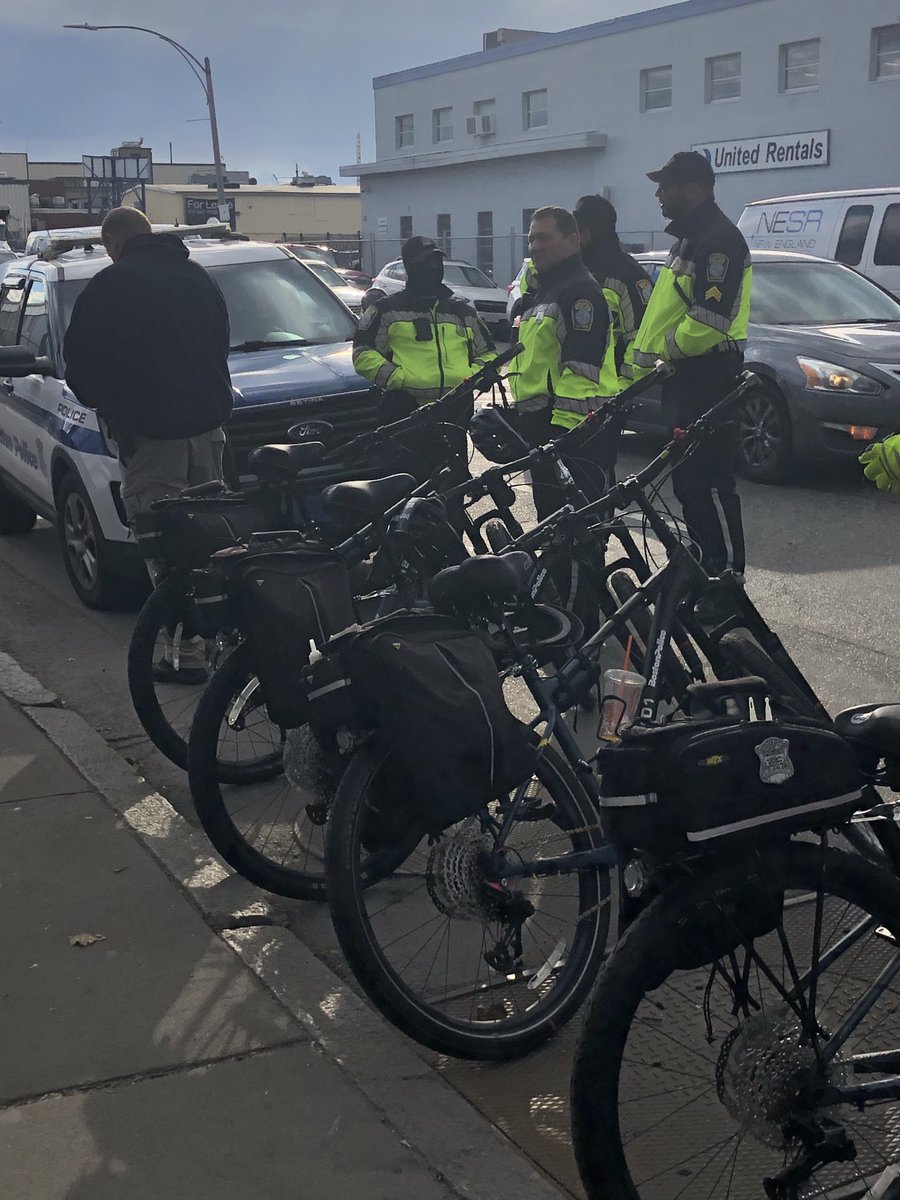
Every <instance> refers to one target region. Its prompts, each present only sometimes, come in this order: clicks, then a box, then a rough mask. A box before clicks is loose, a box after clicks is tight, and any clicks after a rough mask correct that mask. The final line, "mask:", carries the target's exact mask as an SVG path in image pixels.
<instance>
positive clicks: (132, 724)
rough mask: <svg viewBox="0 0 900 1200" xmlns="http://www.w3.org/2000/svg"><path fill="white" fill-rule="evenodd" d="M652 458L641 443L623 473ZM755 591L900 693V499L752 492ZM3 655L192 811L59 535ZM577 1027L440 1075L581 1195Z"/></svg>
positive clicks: (849, 689)
mask: <svg viewBox="0 0 900 1200" xmlns="http://www.w3.org/2000/svg"><path fill="white" fill-rule="evenodd" d="M652 451H653V443H652V442H650V441H647V440H646V439H632V440H630V441H629V448H628V451H627V453H626V454H624V455H623V457H622V460H621V466H622V467H623V468H624V469H625V470H628V469H629V468H634V467H638V466H640V465H642V463H643V462H645V461H646V460H647V458H648V457H649V455H650V454H651V453H652ZM742 495H743V500H744V513H745V524H746V528H747V546H748V578H747V584H748V589H749V591H750V592H751V594H752V596H753V597H754V599H755V600H756V602H757V604H758V605H759V607H760V608H761V610H762V611H763V613H764V615H765V616H766V617H767V619H768V620H769V622H770V624H771V625H772V626H773V627H774V628H775V629H776V630H777V631H778V632H779V633H780V635H781V637H782V640H783V641H784V642H785V644H786V646H787V647H788V649H789V650H790V651H791V653H792V654H793V655H794V657H795V659H796V660H797V661H798V663H799V664H800V666H801V667H802V668H803V669H804V670H805V671H806V672H807V674H808V676H809V678H810V679H811V681H812V682H813V684H814V685H815V687H816V688H817V690H818V691H819V694H820V695H821V697H822V699H823V700H824V701H825V703H826V704H827V705H828V706H829V708H831V709H832V710H834V709H836V708H839V707H844V706H846V705H850V704H857V703H863V702H865V701H876V700H892V699H895V698H897V699H900V620H898V614H900V501H898V500H894V499H892V498H889V497H884V496H882V495H880V494H878V493H876V492H875V491H874V490H873V489H871V488H870V487H869V485H867V484H865V481H863V480H862V479H861V476H860V474H859V473H858V471H857V470H855V469H854V468H853V467H852V466H848V467H844V466H840V467H828V468H820V469H816V470H814V471H813V470H807V471H805V472H804V473H803V474H802V475H801V476H800V477H799V478H798V480H797V481H796V483H794V484H793V485H791V486H787V487H769V488H766V487H759V486H753V485H749V484H744V485H743V486H742ZM0 563H2V573H0V605H2V607H0V612H2V618H0V649H3V650H5V651H8V652H9V653H11V654H12V655H14V657H15V658H16V659H17V660H18V661H19V662H20V663H21V664H22V666H23V667H24V668H25V669H26V670H28V671H30V672H32V673H33V674H34V675H36V676H37V677H38V678H39V679H40V680H41V681H42V682H43V683H45V684H46V685H47V686H48V687H50V688H51V689H53V690H54V691H55V692H57V693H59V694H60V695H61V696H62V697H63V698H64V700H65V702H66V703H67V704H68V705H69V706H70V707H71V708H73V709H75V710H76V711H78V712H79V713H81V714H82V715H83V716H84V717H85V718H86V719H88V720H89V721H90V722H91V723H92V724H93V725H94V727H95V728H96V729H97V730H98V731H99V732H100V733H101V734H102V735H103V736H104V737H105V738H106V740H107V741H109V742H110V743H111V744H112V745H113V746H114V747H115V748H116V749H117V750H118V751H119V752H120V753H121V754H123V755H124V756H125V757H126V758H128V759H129V760H130V761H131V762H132V763H133V764H134V765H135V766H136V767H137V769H138V770H139V771H140V773H141V774H142V775H143V776H145V778H147V779H148V780H149V781H150V782H151V783H152V784H153V785H154V786H155V787H157V788H158V789H159V790H160V791H162V792H163V793H164V794H165V795H166V796H167V797H168V798H169V799H170V800H171V802H172V803H173V804H174V805H175V807H176V808H178V809H179V811H181V812H184V813H185V814H186V815H188V816H190V814H191V807H190V797H189V794H188V791H187V787H186V782H185V779H184V777H183V775H182V774H181V772H180V771H178V770H177V769H176V768H174V767H172V766H171V765H170V764H169V763H168V762H167V761H166V760H165V759H163V758H162V756H161V755H159V754H158V753H157V752H156V750H155V749H154V748H153V747H152V746H151V745H150V744H149V742H148V741H147V739H146V737H145V736H144V735H143V733H142V731H141V729H140V726H139V724H138V722H137V720H136V718H135V717H134V715H133V712H132V710H131V706H130V702H129V697H128V690H127V685H126V681H125V658H126V650H127V644H128V638H129V635H130V631H131V627H132V625H133V622H134V614H133V613H96V612H91V611H89V610H87V609H85V608H83V607H82V606H81V604H80V603H79V601H78V600H77V599H76V597H75V595H74V593H73V592H72V590H71V588H70V586H69V583H68V579H67V577H66V574H65V571H64V569H63V566H62V562H61V559H60V557H59V551H58V547H57V541H56V535H55V531H54V530H53V529H52V528H51V527H50V526H48V525H47V524H46V523H44V522H39V524H38V526H37V528H36V529H35V530H34V532H33V533H32V534H30V535H29V536H27V537H25V538H15V539H14V538H6V539H0ZM287 907H289V908H290V914H289V918H290V924H291V926H292V927H293V928H294V929H295V930H296V932H297V933H298V935H299V936H301V937H302V938H303V939H304V940H306V941H307V943H308V944H309V945H310V946H311V947H312V948H313V949H314V950H315V951H316V953H318V954H319V955H320V956H321V957H322V958H324V959H326V960H327V961H328V962H329V964H331V965H332V966H334V967H335V968H337V969H340V966H341V963H340V959H339V956H338V954H337V952H336V951H335V948H334V946H335V943H334V938H333V934H332V932H331V929H330V925H329V922H328V915H327V912H325V911H323V910H322V909H321V908H316V907H313V906H310V905H305V906H304V905H302V904H299V903H298V904H293V905H291V904H289V903H288V904H287ZM575 1025H577V1022H573V1026H572V1028H570V1029H569V1030H568V1031H567V1032H566V1033H564V1034H563V1035H562V1036H561V1037H560V1038H558V1039H557V1040H556V1041H555V1042H554V1043H553V1044H552V1045H550V1046H549V1047H547V1048H546V1049H545V1050H543V1051H541V1052H540V1053H538V1054H536V1055H533V1056H531V1057H530V1058H529V1059H527V1060H525V1061H523V1062H520V1063H517V1064H512V1065H508V1066H502V1067H484V1066H480V1065H478V1064H470V1063H467V1064H460V1063H457V1062H449V1061H446V1060H442V1061H440V1062H438V1064H437V1065H438V1068H439V1069H440V1070H441V1071H443V1072H444V1073H445V1075H446V1077H447V1078H448V1080H449V1081H450V1082H452V1083H453V1084H454V1086H456V1087H458V1088H459V1089H460V1090H461V1091H462V1092H463V1093H464V1094H466V1095H467V1096H468V1097H469V1098H470V1099H471V1100H472V1102H473V1103H474V1104H476V1105H477V1106H478V1107H480V1108H482V1109H483V1111H484V1112H485V1113H486V1114H487V1115H489V1116H490V1117H491V1119H492V1120H493V1121H494V1122H495V1123H496V1124H497V1125H498V1126H499V1127H500V1128H501V1129H503V1130H505V1131H506V1132H507V1133H508V1134H509V1136H510V1137H512V1138H513V1139H514V1140H515V1141H517V1142H518V1143H519V1144H520V1145H521V1146H522V1147H523V1149H524V1150H525V1151H526V1152H527V1153H528V1154H530V1155H531V1156H532V1157H533V1158H534V1159H535V1160H536V1161H538V1162H539V1163H540V1164H541V1165H542V1167H543V1168H544V1169H545V1170H546V1171H547V1172H548V1173H549V1174H550V1175H552V1176H553V1177H554V1178H555V1179H556V1180H558V1182H559V1183H561V1184H562V1185H563V1186H565V1187H567V1188H568V1189H570V1190H571V1191H572V1192H573V1193H574V1194H576V1195H577V1194H578V1184H577V1179H576V1176H575V1172H574V1164H573V1162H572V1158H571V1151H570V1147H569V1145H568V1112H567V1095H568V1075H569V1065H570V1062H571V1049H572V1041H573V1039H574V1037H575V1032H576V1030H575Z"/></svg>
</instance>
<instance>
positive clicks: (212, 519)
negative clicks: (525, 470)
mask: <svg viewBox="0 0 900 1200" xmlns="http://www.w3.org/2000/svg"><path fill="white" fill-rule="evenodd" d="M517 352H518V347H516V346H513V347H510V348H509V349H508V350H507V351H505V352H504V353H503V354H502V355H498V357H497V358H496V359H494V360H492V361H491V362H490V363H488V364H486V365H485V367H484V368H482V369H481V370H480V371H479V372H477V373H476V374H475V375H473V376H472V377H471V378H470V379H469V380H466V381H465V382H464V383H463V384H462V385H460V386H459V387H458V388H456V389H454V391H453V392H452V393H450V394H448V396H447V397H446V398H445V399H444V400H441V401H439V402H437V404H436V405H434V406H432V407H434V408H435V411H436V412H438V411H440V412H445V411H446V410H447V409H448V408H449V409H451V410H452V411H454V412H456V411H457V410H458V409H459V407H460V404H461V403H463V404H464V403H466V402H470V401H471V396H472V394H473V392H476V391H480V390H487V389H488V388H490V387H492V386H493V385H494V383H495V381H496V380H497V378H498V373H499V371H500V370H501V369H502V367H503V366H505V365H506V363H507V362H508V361H509V360H510V359H511V358H512V357H514V356H515V354H516V353H517ZM445 401H446V403H445ZM321 425H322V423H321V422H319V423H315V422H313V423H309V422H306V423H304V424H302V425H300V426H295V427H294V429H293V430H292V431H291V432H292V433H296V434H297V435H298V436H304V437H306V438H307V439H308V438H309V437H310V436H311V435H312V436H315V434H316V431H317V427H320V426H321ZM434 441H435V443H436V457H435V462H436V469H435V476H434V478H433V479H432V480H430V481H426V483H425V484H423V485H420V487H419V489H417V490H418V491H419V492H420V494H422V495H425V494H429V493H430V492H431V491H432V490H433V488H434V486H441V483H440V482H439V480H440V479H441V477H442V473H443V470H444V467H443V461H446V460H447V459H448V458H450V457H451V456H452V451H451V450H448V448H447V447H446V445H445V444H444V442H443V440H442V438H441V433H440V428H439V427H438V428H436V429H435V438H434ZM354 445H355V449H354V451H353V454H352V459H353V470H352V471H351V470H350V468H349V465H345V464H344V462H343V460H342V455H343V451H341V450H339V451H337V452H336V454H335V455H333V456H325V454H324V446H323V445H322V443H320V442H316V441H310V440H307V441H304V442H300V443H296V444H288V445H269V446H262V447H259V448H258V449H256V450H254V451H253V452H252V453H251V455H250V467H251V469H252V470H253V471H254V472H255V473H256V474H257V476H258V480H259V482H258V485H257V486H256V487H255V488H251V489H250V490H248V491H243V492H232V491H229V490H228V489H226V488H223V487H222V486H221V485H219V484H216V483H212V484H203V485H200V486H198V487H196V488H191V489H188V491H186V492H184V493H182V495H181V496H180V497H175V498H173V499H171V500H164V501H160V502H158V503H157V504H156V505H154V511H153V513H152V514H150V515H149V516H147V517H145V518H143V519H142V521H141V522H140V523H139V527H138V528H137V530H136V536H137V541H138V545H139V547H140V548H141V550H142V552H143V554H144V556H145V558H147V559H148V560H149V561H150V562H151V563H152V564H153V569H154V571H155V572H156V574H157V575H158V577H159V578H160V582H159V584H158V586H157V587H156V588H155V590H154V591H153V592H152V593H151V595H150V596H149V597H148V599H147V601H146V602H145V604H144V606H143V608H142V610H141V612H140V614H139V615H138V619H137V622H136V624H135V628H134V630H133V633H132V637H131V641H130V645H129V652H128V683H129V690H130V693H131V697H132V703H133V705H134V708H135V712H136V714H137V716H138V719H139V720H140V721H141V724H142V725H143V727H144V730H145V732H146V733H147V734H148V736H149V737H150V739H151V740H152V741H153V743H154V745H156V747H157V748H158V749H159V750H160V751H161V752H162V753H163V754H164V755H165V756H166V757H167V758H168V759H170V761H172V762H174V763H175V765H176V766H180V767H182V768H184V769H186V767H187V739H188V735H189V731H190V727H191V722H192V720H193V716H194V712H195V710H196V707H197V704H198V702H199V699H200V696H201V695H202V692H203V690H204V688H205V687H206V685H207V683H208V682H209V680H210V678H211V677H212V675H213V674H214V672H215V669H216V667H217V666H218V664H219V663H221V662H222V661H223V660H224V658H225V657H226V656H227V654H228V653H229V652H230V651H231V650H232V649H233V648H234V646H235V645H236V638H235V636H234V631H231V630H227V629H223V630H219V631H215V634H214V636H207V637H206V638H204V637H202V636H201V635H200V634H199V633H198V630H197V627H196V626H197V622H196V611H195V602H194V596H193V582H192V572H193V571H194V570H196V569H198V568H202V567H203V566H205V565H206V562H207V560H208V558H209V556H210V554H212V553H213V552H215V551H216V550H218V549H221V548H223V547H225V546H228V545H233V544H235V543H236V542H238V541H240V539H241V538H245V537H248V536H249V535H250V534H252V533H254V532H258V531H265V530H269V531H280V530H285V529H294V528H297V529H300V530H302V531H304V532H305V533H306V534H307V535H308V536H310V537H312V538H315V539H318V540H321V541H323V542H325V543H329V542H330V543H331V544H334V543H336V542H339V541H340V539H341V536H343V535H345V534H346V533H347V532H349V529H348V527H347V525H346V524H335V522H334V521H332V520H329V519H328V518H327V516H326V514H325V513H324V511H323V508H322V505H321V493H322V491H323V490H324V489H325V488H326V487H328V486H330V485H331V484H332V483H333V482H335V480H338V481H341V480H346V479H348V478H349V477H350V476H353V477H354V478H357V477H358V473H359V471H360V470H362V469H363V468H365V469H366V473H367V474H369V475H377V474H378V473H379V470H380V471H381V472H382V473H384V468H385V467H390V465H391V463H392V461H393V450H394V448H393V447H392V445H391V442H390V440H389V438H387V437H382V436H377V437H373V438H372V439H371V440H364V439H356V440H355V443H354ZM332 459H337V460H338V461H337V463H333V462H332ZM354 472H356V474H354ZM412 486H414V482H413V485H411V489H412ZM444 486H449V484H444ZM411 489H410V490H411ZM495 490H496V503H497V504H499V505H501V506H502V513H503V517H504V519H505V520H506V521H507V522H508V523H510V524H513V525H514V518H513V516H512V512H511V505H512V503H513V501H514V499H515V497H514V494H513V493H507V492H504V491H502V489H501V487H500V484H499V483H498V484H497V486H496V489H495ZM416 515H418V516H420V517H422V519H423V520H427V516H428V514H427V510H422V509H419V510H418V512H417V514H416ZM409 519H411V518H409V517H408V520H409ZM482 548H486V546H484V544H483V543H482ZM355 583H356V586H357V587H358V590H359V591H360V592H366V591H369V590H371V587H374V586H376V583H377V580H373V581H371V587H370V580H369V578H368V574H367V573H366V572H364V571H362V570H359V571H357V575H356V580H355ZM204 642H205V645H204V644H203V643H204ZM162 671H165V672H166V674H165V675H162ZM185 681H188V682H185ZM247 749H248V757H247V759H246V761H241V760H240V759H239V758H238V757H237V756H235V755H234V754H232V755H231V756H230V758H229V759H227V760H225V759H223V761H222V763H221V770H222V775H223V778H225V779H228V780H230V781H232V782H241V781H243V780H252V779H253V778H255V777H256V775H257V773H258V771H260V770H261V771H262V772H263V774H265V773H267V772H268V771H269V770H271V769H272V767H273V765H276V764H277V754H275V753H274V752H269V751H267V752H266V753H265V755H264V756H263V760H262V761H261V762H259V761H257V757H256V756H254V755H253V754H252V753H250V751H249V747H248V748H247Z"/></svg>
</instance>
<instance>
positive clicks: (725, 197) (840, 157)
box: [341, 0, 900, 282]
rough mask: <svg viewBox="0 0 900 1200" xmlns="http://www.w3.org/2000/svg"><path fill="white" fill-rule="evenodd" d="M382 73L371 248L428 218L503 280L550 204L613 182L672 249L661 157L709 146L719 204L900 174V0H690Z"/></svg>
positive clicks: (371, 254)
mask: <svg viewBox="0 0 900 1200" xmlns="http://www.w3.org/2000/svg"><path fill="white" fill-rule="evenodd" d="M485 46H486V47H487V48H486V49H483V50H482V51H481V52H479V53H475V54H468V55H465V56H463V57H461V58H454V59H449V60H447V61H444V62H437V63H430V64H428V65H426V66H420V67H413V68H412V69H410V70H406V71H398V72H396V73H394V74H392V75H383V76H381V77H379V78H376V79H375V80H374V89H375V143H376V159H375V161H374V162H369V163H362V164H359V163H353V164H350V165H348V166H345V167H342V168H341V174H342V175H344V176H357V175H358V176H359V177H360V182H361V184H362V189H363V196H362V200H363V238H364V244H365V245H366V248H367V250H366V253H367V262H368V264H369V265H370V266H372V267H374V268H376V269H377V268H378V267H380V266H382V265H383V264H384V263H385V262H386V261H388V260H389V259H391V258H395V257H396V256H397V255H398V253H399V247H400V245H401V244H402V242H403V240H404V239H405V238H406V237H408V236H409V235H410V234H411V233H412V232H416V233H422V234H428V235H431V236H433V237H434V236H437V237H438V238H439V239H440V240H441V241H442V242H443V244H444V246H445V248H446V249H448V250H449V251H450V252H451V253H452V254H453V256H454V257H458V258H465V259H468V260H469V261H472V262H476V261H477V262H479V263H480V264H481V265H482V266H483V267H485V268H487V269H492V270H493V272H494V275H495V277H496V279H497V281H498V282H505V281H506V280H508V279H509V278H510V277H511V275H512V273H513V272H514V271H515V270H516V269H517V267H518V264H519V262H520V260H521V257H522V252H523V241H524V239H523V236H522V235H523V232H524V231H525V230H526V229H527V226H528V222H529V220H530V215H531V212H532V211H533V210H534V209H535V208H538V207H540V206H541V205H542V204H562V205H564V206H566V207H572V206H573V205H574V203H575V200H576V199H577V198H578V196H580V195H582V194H584V193H588V192H603V193H604V194H606V195H608V196H609V198H610V199H611V200H612V202H613V203H614V204H615V206H616V208H617V209H618V213H619V229H620V232H621V233H622V235H623V241H626V242H630V243H637V244H643V245H645V246H648V247H649V246H651V245H668V239H667V238H666V237H665V235H664V234H662V229H663V226H664V221H663V220H662V218H661V216H660V213H659V208H658V204H657V202H656V200H655V199H654V195H653V193H654V185H653V184H652V183H650V181H649V180H648V179H647V178H646V174H645V173H646V172H647V171H649V170H652V169H654V168H656V167H659V166H661V165H662V163H663V162H665V161H666V159H668V157H669V156H670V154H671V153H672V152H673V151H674V150H678V149H687V148H690V147H692V146H694V147H696V148H698V149H706V150H708V152H709V154H710V155H711V157H712V160H713V162H714V165H716V164H717V172H718V176H719V178H718V184H717V197H718V200H719V203H720V204H721V205H722V207H723V208H724V209H725V211H726V212H727V213H729V215H731V216H732V217H734V218H736V217H737V216H738V215H739V214H740V211H741V209H742V208H743V206H744V204H745V203H746V202H747V201H749V200H754V199H760V198H764V197H767V196H779V195H786V194H791V193H795V192H804V191H820V190H828V189H834V188H854V187H863V186H865V187H873V186H889V185H894V184H900V154H898V150H900V4H898V0H856V2H855V3H850V2H848V0H685V2H684V3H680V4H675V5H672V6H671V7H668V8H661V9H654V10H651V11H648V12H642V13H636V14H633V15H631V16H626V17H618V18H616V19H614V20H610V21H601V22H598V23H597V24H593V25H586V26H583V27H581V28H578V29H569V30H565V31H563V32H562V33H548V34H541V33H533V32H526V31H515V30H498V31H496V32H495V33H493V34H488V35H486V36H485Z"/></svg>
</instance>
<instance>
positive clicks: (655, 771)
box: [598, 718, 865, 857]
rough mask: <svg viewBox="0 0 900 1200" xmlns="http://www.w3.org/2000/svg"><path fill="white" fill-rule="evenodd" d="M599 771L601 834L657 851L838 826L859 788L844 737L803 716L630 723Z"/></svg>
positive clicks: (672, 852) (679, 852)
mask: <svg viewBox="0 0 900 1200" xmlns="http://www.w3.org/2000/svg"><path fill="white" fill-rule="evenodd" d="M598 770H599V772H600V777H601V778H600V797H601V798H600V804H601V812H602V814H603V820H602V823H603V830H604V833H605V835H606V836H607V837H608V838H609V839H610V841H613V842H616V843H619V844H621V845H625V846H630V847H634V848H635V849H638V850H647V851H650V852H652V853H654V854H656V855H658V856H660V857H667V856H674V857H677V856H683V855H684V854H686V853H694V854H696V853H700V852H703V851H704V850H713V849H718V848H720V847H728V846H733V845H737V844H741V845H747V844H752V843H753V842H754V841H759V840H760V839H764V838H769V837H772V836H773V835H787V834H790V833H794V832H797V831H799V830H812V829H822V828H828V827H830V826H834V825H839V824H840V823H841V822H842V821H845V820H847V819H848V818H849V817H850V816H851V815H852V813H853V812H854V811H856V809H857V808H859V807H860V802H861V794H862V788H863V787H864V785H865V780H864V778H863V777H862V775H861V774H860V771H859V768H858V766H857V763H856V760H855V756H854V754H853V751H852V749H851V748H850V746H849V745H848V743H847V742H845V741H844V740H843V738H841V737H839V736H838V735H837V734H836V733H834V732H832V731H831V730H830V729H829V728H827V727H826V726H824V725H821V724H816V723H815V722H813V721H803V720H801V719H797V720H794V721H790V722H787V721H746V722H736V721H733V720H732V721H729V720H727V719H725V718H717V719H712V720H696V721H682V722H675V723H673V724H671V725H662V726H655V727H652V728H642V727H640V726H635V727H633V728H632V729H629V730H628V731H627V732H626V733H625V734H624V735H623V738H622V741H621V742H620V743H619V744H618V745H616V746H613V747H610V748H609V749H607V750H604V751H602V753H601V754H600V756H599V758H598Z"/></svg>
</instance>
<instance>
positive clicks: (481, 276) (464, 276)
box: [444, 263, 497, 288]
mask: <svg viewBox="0 0 900 1200" xmlns="http://www.w3.org/2000/svg"><path fill="white" fill-rule="evenodd" d="M444 283H446V285H447V287H453V286H454V284H455V285H456V286H457V287H478V288H495V287H496V286H497V285H496V283H494V281H493V279H488V277H487V275H485V273H484V272H483V271H479V270H478V268H477V267H470V266H467V265H460V264H458V263H447V264H446V265H445V266H444Z"/></svg>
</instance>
